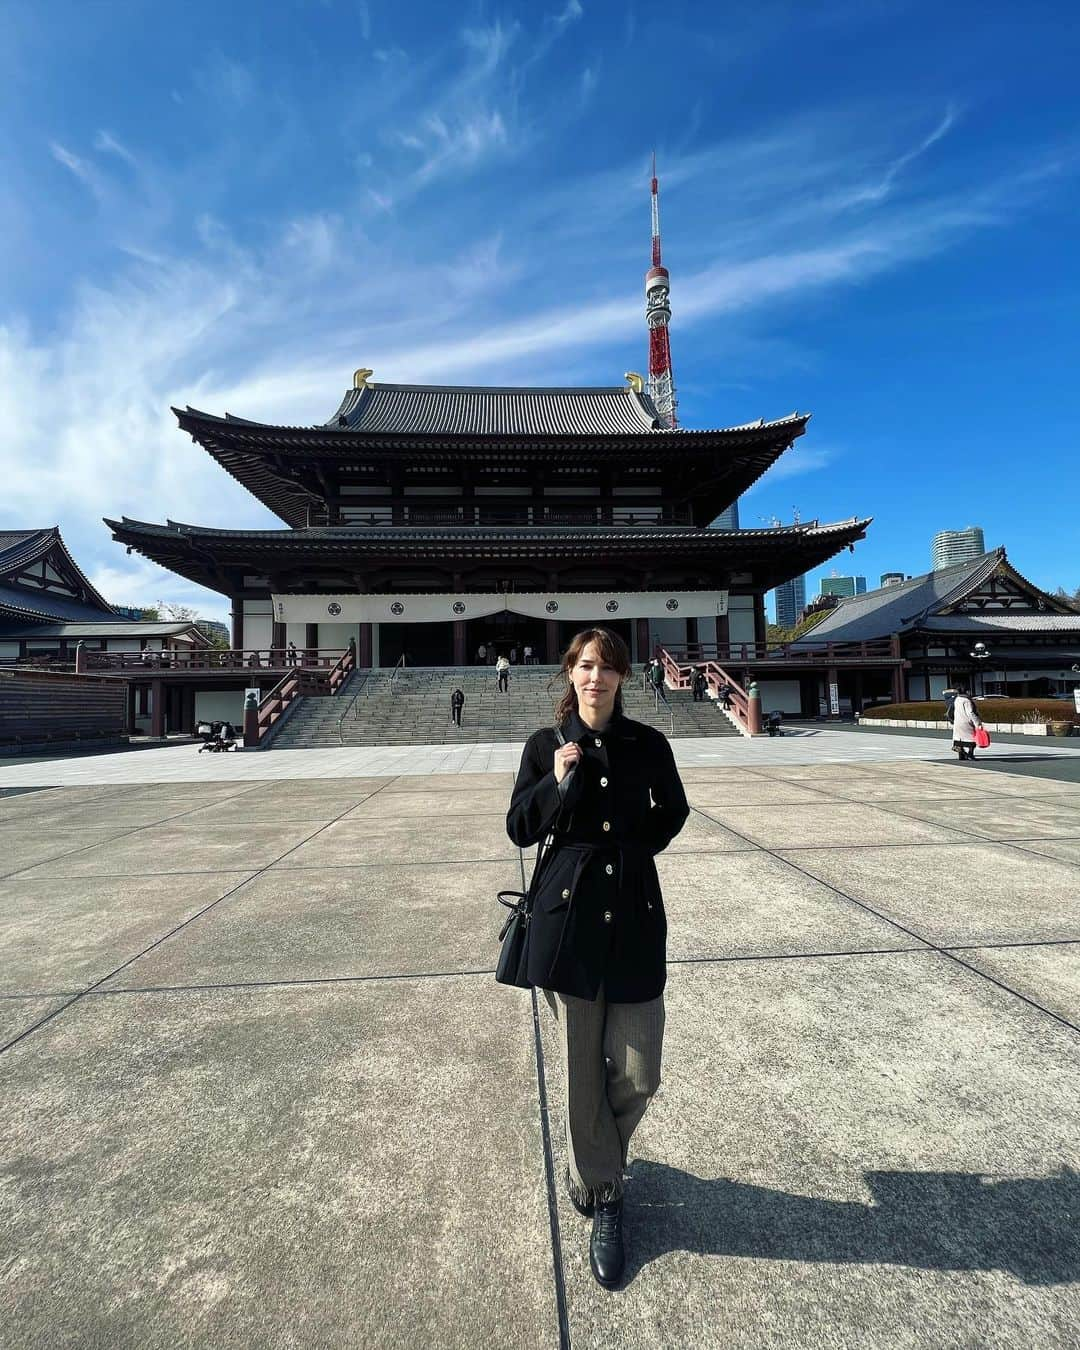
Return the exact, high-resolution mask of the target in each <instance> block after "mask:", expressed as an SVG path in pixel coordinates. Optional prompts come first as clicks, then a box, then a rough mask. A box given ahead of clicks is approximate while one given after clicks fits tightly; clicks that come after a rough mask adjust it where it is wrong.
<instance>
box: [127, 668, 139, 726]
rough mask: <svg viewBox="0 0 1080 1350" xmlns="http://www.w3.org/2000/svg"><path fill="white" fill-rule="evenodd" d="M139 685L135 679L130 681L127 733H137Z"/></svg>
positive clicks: (128, 688)
mask: <svg viewBox="0 0 1080 1350" xmlns="http://www.w3.org/2000/svg"><path fill="white" fill-rule="evenodd" d="M137 689H138V687H137V685H136V684H135V681H134V680H129V681H128V687H127V734H128V735H129V736H133V735H134V734H135V707H136V703H135V700H136V699H137V698H138V692H137Z"/></svg>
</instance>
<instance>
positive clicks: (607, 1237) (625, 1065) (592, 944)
mask: <svg viewBox="0 0 1080 1350" xmlns="http://www.w3.org/2000/svg"><path fill="white" fill-rule="evenodd" d="M630 671H631V667H630V653H629V652H628V651H627V649H626V644H625V643H624V642H623V641H622V639H621V638H619V637H617V636H616V635H615V634H614V633H611V632H609V631H608V630H607V629H605V628H590V629H587V630H586V631H585V632H583V633H579V634H578V635H577V637H575V638H574V640H573V642H571V644H570V646H569V647H568V648H567V651H566V653H565V655H564V656H563V659H562V669H561V672H560V675H559V676H558V677H557V678H558V679H559V680H560V682H561V683H562V685H563V686H564V692H563V695H562V698H561V700H560V702H559V704H558V706H557V708H556V710H555V723H556V726H557V727H558V728H559V731H560V732H561V733H562V736H563V737H564V738H565V744H560V742H559V736H558V734H557V733H556V731H555V729H554V728H551V727H549V728H545V729H544V730H542V731H537V732H535V733H534V734H533V735H532V736H531V737H530V738H529V740H528V742H527V743H526V746H525V751H524V753H523V755H522V757H521V768H520V770H519V772H518V776H517V782H516V783H515V785H514V793H513V796H512V798H511V801H510V810H509V812H508V813H507V817H506V828H507V832H508V833H509V835H510V838H511V839H512V840H513V841H514V843H515V844H518V845H519V846H520V847H522V848H524V847H526V846H527V845H529V844H533V843H536V842H537V841H538V840H543V839H546V838H547V837H548V836H549V835H551V836H552V843H551V846H550V847H549V848H547V849H545V850H544V856H543V859H542V862H541V864H540V875H539V878H538V880H537V884H536V887H535V891H534V905H533V912H532V919H531V921H530V924H529V929H530V931H529V940H528V977H529V980H530V982H531V983H532V984H533V985H535V986H536V987H537V988H538V989H541V990H542V991H543V994H544V998H545V999H546V1000H547V1003H548V1006H549V1007H550V1008H551V1010H552V1013H553V1014H554V1016H555V1019H556V1022H557V1024H558V1026H559V1030H560V1032H561V1034H562V1038H563V1050H564V1057H565V1061H566V1066H567V1083H566V1156H567V1178H566V1181H567V1188H568V1190H569V1194H570V1199H571V1201H572V1203H573V1205H574V1208H575V1209H576V1210H577V1211H578V1213H579V1214H582V1215H585V1216H586V1217H589V1216H592V1218H593V1230H592V1240H591V1242H590V1246H589V1260H590V1264H591V1266H592V1271H593V1274H594V1275H595V1277H596V1279H597V1281H598V1282H599V1283H600V1284H601V1285H603V1286H604V1287H605V1288H608V1289H613V1288H615V1287H616V1286H617V1285H618V1283H619V1280H620V1278H621V1276H622V1272H623V1265H624V1261H625V1257H624V1248H623V1232H622V1208H623V1204H622V1193H623V1169H624V1168H625V1167H626V1160H627V1149H628V1147H629V1143H630V1136H631V1135H632V1134H633V1132H634V1130H635V1128H636V1127H637V1124H638V1122H639V1121H640V1120H641V1118H642V1116H643V1115H644V1114H645V1109H646V1107H647V1106H648V1104H649V1100H650V1099H651V1097H652V1096H653V1094H654V1093H655V1092H656V1090H657V1088H658V1087H659V1084H660V1057H661V1049H662V1045H663V1037H664V998H663V993H664V984H665V982H666V979H667V970H666V966H665V941H666V938H667V919H666V918H665V915H664V905H663V900H662V898H661V895H660V883H659V880H658V878H657V875H656V865H655V863H654V862H653V858H654V856H655V855H656V854H657V853H660V852H661V851H662V850H663V849H665V848H666V847H667V846H668V844H670V843H671V841H672V839H674V837H675V836H676V835H677V834H678V833H679V831H680V830H681V829H682V827H683V825H684V823H685V822H686V818H687V816H688V815H689V814H690V808H689V807H688V806H687V803H686V794H685V793H684V792H683V787H682V783H681V782H680V780H679V773H678V770H677V769H676V767H675V758H674V756H673V755H672V753H671V747H670V746H669V745H668V743H667V740H666V739H665V737H664V735H663V733H662V732H659V731H657V730H655V729H654V728H653V727H648V726H644V725H643V724H641V723H639V722H632V721H631V720H630V719H629V718H628V717H624V716H623V711H622V694H621V690H622V684H623V681H624V680H625V679H626V678H627V676H628V675H629V674H630Z"/></svg>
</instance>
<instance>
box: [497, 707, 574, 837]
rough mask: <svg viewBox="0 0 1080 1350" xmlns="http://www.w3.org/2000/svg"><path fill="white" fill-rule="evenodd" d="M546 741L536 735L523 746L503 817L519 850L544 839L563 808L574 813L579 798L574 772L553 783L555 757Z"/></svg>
mask: <svg viewBox="0 0 1080 1350" xmlns="http://www.w3.org/2000/svg"><path fill="white" fill-rule="evenodd" d="M546 739H547V738H546V737H545V736H544V733H543V732H536V733H535V734H534V735H532V736H530V737H529V739H528V741H527V742H526V744H525V750H524V752H523V754H522V756H521V768H520V769H518V776H517V782H516V783H515V784H514V792H513V795H512V796H511V798H510V810H509V811H507V813H506V833H507V834H508V835H509V836H510V838H511V839H512V840H513V841H514V843H515V844H517V845H518V847H519V848H524V847H525V846H526V845H528V844H535V843H536V841H537V840H538V839H543V837H544V835H546V834H547V833H548V831H549V830H550V829H551V828H552V826H553V825H554V824H555V821H556V820H557V819H558V816H559V812H560V811H561V810H562V809H563V807H566V808H567V809H568V810H573V808H574V807H575V805H576V804H577V801H578V798H579V797H580V796H581V778H580V775H579V774H578V772H577V771H576V770H575V771H574V772H572V773H570V774H568V775H567V777H566V778H564V779H563V781H562V782H561V783H556V781H555V769H554V758H555V756H554V752H553V751H552V750H551V749H550V748H549V747H548V746H547V745H546V744H545V742H546Z"/></svg>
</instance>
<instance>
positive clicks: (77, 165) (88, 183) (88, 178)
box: [49, 141, 105, 201]
mask: <svg viewBox="0 0 1080 1350" xmlns="http://www.w3.org/2000/svg"><path fill="white" fill-rule="evenodd" d="M49 150H50V151H51V153H52V157H53V159H55V160H56V162H57V163H58V164H62V165H63V166H64V168H65V169H67V170H69V171H70V172H71V173H73V174H74V175H75V177H76V178H77V179H78V180H79V182H80V183H82V184H83V185H84V187H86V188H87V189H88V190H89V191H90V192H91V193H92V194H93V196H94V197H96V198H97V199H98V200H99V201H100V200H101V199H102V198H103V197H104V196H105V185H104V183H103V182H102V179H101V175H100V174H99V173H98V171H97V169H96V168H95V167H94V165H93V164H91V163H90V161H89V160H86V159H82V158H81V157H80V156H79V155H76V154H75V153H74V151H71V150H69V149H68V148H67V146H65V145H61V144H60V142H59V141H50V142H49Z"/></svg>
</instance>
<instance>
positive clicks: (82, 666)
mask: <svg viewBox="0 0 1080 1350" xmlns="http://www.w3.org/2000/svg"><path fill="white" fill-rule="evenodd" d="M345 650H346V649H344V648H342V647H294V648H291V649H290V648H288V647H242V648H235V647H230V648H227V649H225V648H207V649H200V650H197V651H180V650H177V649H169V650H166V651H160V652H153V651H146V652H94V651H85V650H84V651H80V652H79V653H78V659H77V664H76V668H77V669H78V670H79V671H80V672H85V673H87V674H100V675H124V676H127V677H128V678H129V679H131V678H135V677H138V676H145V677H146V678H147V679H152V678H155V677H156V676H158V675H160V674H162V673H165V672H168V673H170V674H188V673H191V674H199V673H209V672H214V673H218V674H228V673H229V672H230V671H235V672H242V671H256V670H280V671H287V670H292V669H301V670H310V671H325V670H330V669H332V668H333V667H334V666H336V665H337V664H338V662H339V661H340V660H341V658H342V656H343V655H344V653H345Z"/></svg>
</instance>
